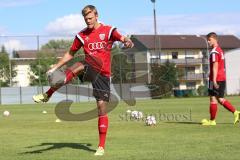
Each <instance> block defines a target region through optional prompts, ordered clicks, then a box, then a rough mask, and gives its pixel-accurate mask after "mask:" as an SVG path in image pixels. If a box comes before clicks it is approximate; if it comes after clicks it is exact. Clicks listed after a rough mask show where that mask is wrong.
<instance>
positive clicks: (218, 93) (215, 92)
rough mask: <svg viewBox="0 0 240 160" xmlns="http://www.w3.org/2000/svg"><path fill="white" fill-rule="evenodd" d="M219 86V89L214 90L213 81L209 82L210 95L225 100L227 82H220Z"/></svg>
mask: <svg viewBox="0 0 240 160" xmlns="http://www.w3.org/2000/svg"><path fill="white" fill-rule="evenodd" d="M217 84H218V85H219V88H217V89H216V88H214V85H213V82H212V81H209V82H208V95H209V96H216V97H219V98H224V94H225V88H226V81H218V82H217Z"/></svg>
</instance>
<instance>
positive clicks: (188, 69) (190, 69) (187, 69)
mask: <svg viewBox="0 0 240 160" xmlns="http://www.w3.org/2000/svg"><path fill="white" fill-rule="evenodd" d="M186 73H195V67H186Z"/></svg>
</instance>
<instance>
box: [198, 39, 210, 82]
mask: <svg viewBox="0 0 240 160" xmlns="http://www.w3.org/2000/svg"><path fill="white" fill-rule="evenodd" d="M196 36H197V37H198V38H201V39H203V40H204V42H205V43H206V54H207V55H206V57H207V66H208V68H207V72H206V73H203V83H204V76H205V75H206V74H208V72H209V62H208V59H209V48H208V42H207V39H206V38H205V37H203V36H201V35H196ZM204 64H205V62H204V56H203V58H202V65H203V66H204ZM203 70H204V68H203Z"/></svg>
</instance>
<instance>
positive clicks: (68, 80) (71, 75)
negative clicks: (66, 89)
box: [64, 69, 76, 84]
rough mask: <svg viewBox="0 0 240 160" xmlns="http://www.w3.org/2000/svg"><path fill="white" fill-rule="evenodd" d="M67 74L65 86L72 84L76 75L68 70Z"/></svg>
mask: <svg viewBox="0 0 240 160" xmlns="http://www.w3.org/2000/svg"><path fill="white" fill-rule="evenodd" d="M65 74H66V80H65V83H64V84H67V83H68V82H70V81H71V80H72V79H73V78H74V77H75V76H76V75H75V74H74V73H73V72H72V70H70V69H67V70H66V71H65Z"/></svg>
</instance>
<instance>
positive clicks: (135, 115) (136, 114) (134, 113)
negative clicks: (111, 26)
mask: <svg viewBox="0 0 240 160" xmlns="http://www.w3.org/2000/svg"><path fill="white" fill-rule="evenodd" d="M131 118H133V119H138V120H139V119H142V118H143V113H142V112H140V111H132V112H131Z"/></svg>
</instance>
